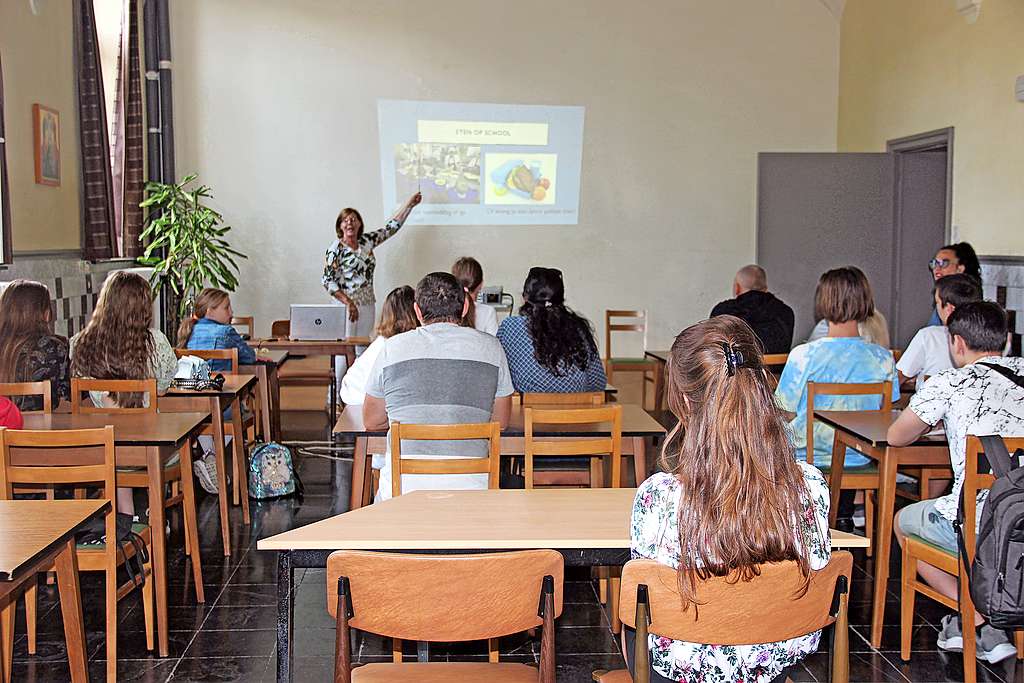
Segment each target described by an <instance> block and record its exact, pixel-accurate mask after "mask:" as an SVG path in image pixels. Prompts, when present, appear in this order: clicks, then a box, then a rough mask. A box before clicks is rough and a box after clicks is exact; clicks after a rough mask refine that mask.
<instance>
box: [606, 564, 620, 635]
mask: <svg viewBox="0 0 1024 683" xmlns="http://www.w3.org/2000/svg"><path fill="white" fill-rule="evenodd" d="M609 572H610V575H609V576H608V611H609V612H610V613H611V616H610V617H609V618H608V620H609V621H610V622H611V623H612V633H614V634H615V635H618V634H619V632H620V631H622V622H621V621H619V586H620V585H621V583H622V580H621V578H620V573H621V572H622V568H621V567H611V568H610V569H609Z"/></svg>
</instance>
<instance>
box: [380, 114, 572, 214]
mask: <svg viewBox="0 0 1024 683" xmlns="http://www.w3.org/2000/svg"><path fill="white" fill-rule="evenodd" d="M378 118H379V125H380V157H381V182H382V186H383V195H384V211H385V213H389V212H390V211H392V210H393V209H394V207H395V206H396V205H398V204H399V203H400V202H402V201H404V199H405V198H406V197H408V196H409V195H410V194H412V193H414V192H417V191H419V192H422V193H423V204H421V205H420V207H419V208H417V210H416V211H415V212H414V213H413V214H412V215H411V216H410V218H409V223H410V224H413V225H416V224H419V225H575V224H576V223H577V220H578V214H579V193H580V166H581V163H582V156H583V107H564V106H537V105H521V104H471V103H455V102H415V101H410V100H380V101H379V102H378Z"/></svg>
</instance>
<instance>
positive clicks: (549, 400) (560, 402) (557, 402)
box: [520, 391, 605, 406]
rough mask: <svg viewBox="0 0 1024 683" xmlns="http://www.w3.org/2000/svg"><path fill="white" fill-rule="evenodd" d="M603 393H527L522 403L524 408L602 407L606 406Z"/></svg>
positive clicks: (523, 396)
mask: <svg viewBox="0 0 1024 683" xmlns="http://www.w3.org/2000/svg"><path fill="white" fill-rule="evenodd" d="M604 400H605V399H604V392H603V391H581V392H576V393H571V394H547V393H540V392H529V391H528V392H526V393H524V394H522V395H521V397H520V401H521V402H522V404H523V405H524V406H564V405H572V406H600V405H604Z"/></svg>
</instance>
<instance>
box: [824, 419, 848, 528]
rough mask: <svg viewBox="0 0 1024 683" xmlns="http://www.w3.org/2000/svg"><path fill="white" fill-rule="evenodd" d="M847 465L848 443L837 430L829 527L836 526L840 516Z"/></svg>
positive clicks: (829, 484) (831, 481) (831, 482)
mask: <svg viewBox="0 0 1024 683" xmlns="http://www.w3.org/2000/svg"><path fill="white" fill-rule="evenodd" d="M844 465H846V443H844V442H843V437H842V434H841V432H840V431H839V430H836V432H835V436H834V437H833V438H832V467H831V471H830V472H829V476H828V487H829V498H830V503H829V508H828V525H829V526H830V527H832V528H835V526H836V516H837V515H838V514H839V497H840V494H841V493H842V488H843V467H844Z"/></svg>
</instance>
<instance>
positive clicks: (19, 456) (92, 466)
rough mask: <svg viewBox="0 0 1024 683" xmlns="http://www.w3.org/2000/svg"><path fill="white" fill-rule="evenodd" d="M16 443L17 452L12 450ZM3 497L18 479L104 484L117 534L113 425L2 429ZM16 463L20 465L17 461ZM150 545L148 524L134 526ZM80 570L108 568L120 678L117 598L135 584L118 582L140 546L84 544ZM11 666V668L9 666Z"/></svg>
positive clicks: (148, 583)
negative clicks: (38, 454) (40, 459)
mask: <svg viewBox="0 0 1024 683" xmlns="http://www.w3.org/2000/svg"><path fill="white" fill-rule="evenodd" d="M13 448H17V449H18V452H17V453H12V450H11V449H13ZM32 449H39V450H40V451H43V450H45V464H41V463H36V462H34V461H33V460H34V459H33V457H32V453H31V450H32ZM0 458H2V463H0V498H2V499H3V500H11V498H12V497H13V496H12V494H13V487H14V486H15V485H17V484H33V485H39V484H46V485H57V484H62V485H85V484H92V485H95V484H100V485H101V486H102V488H103V493H102V495H103V496H104V497H106V498H109V499H110V509H109V510H108V511H107V513H106V515H105V517H104V520H105V524H106V537H107V538H108V539H112V538H116V536H117V532H116V522H115V518H116V512H117V496H116V495H115V494H114V491H115V488H116V487H117V483H116V481H115V479H116V475H115V474H114V428H113V427H111V426H109V425H108V426H106V427H103V428H101V429H80V430H54V431H23V430H10V429H0ZM15 463H17V464H15ZM133 531H135V532H136V533H137V534H139V535H140V536H141V537H142V539H143V541H144V543H145V544H146V547H147V552H148V554H149V556H150V557H152V556H153V552H152V535H151V532H150V529H149V527H148V526H144V525H141V524H139V525H133ZM76 555H77V560H78V568H79V571H83V572H88V571H94V572H95V571H101V572H104V576H105V586H106V619H107V648H106V660H107V680H108V681H113V680H116V679H117V625H118V623H117V622H118V618H117V602H118V600H120V599H122V598H124V597H125V596H127V595H128V594H129V593H131V592H132V591H133V590H134V588H135V587H136V584H135V583H133V582H132V580H131V579H129V580H128V581H127V582H126V583H124V584H121V585H118V583H117V568H118V567H119V566H120V565H122V564H124V562H125V561H127V558H131V557H133V556H134V555H135V547H134V546H133V545H132V544H131V543H126V544H124V545H122V546H121V547H118V544H117V543H103V544H98V545H87V546H83V545H79V546H78V549H77V551H76ZM152 575H153V568H152V564H151V562H147V563H145V564H144V565H143V583H142V609H143V615H144V622H145V626H146V648H147V649H148V650H152V649H153V641H154V638H153V579H152ZM3 620H4V628H3V632H4V641H5V642H4V644H3V648H4V655H5V659H6V661H7V662H8V663H10V661H11V653H12V648H13V644H14V641H13V634H14V628H13V627H14V603H13V602H12V603H10V604H9V605H8V606H7V607H6V608H5V609H4V612H3ZM7 671H10V668H9V667H8V668H7Z"/></svg>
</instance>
